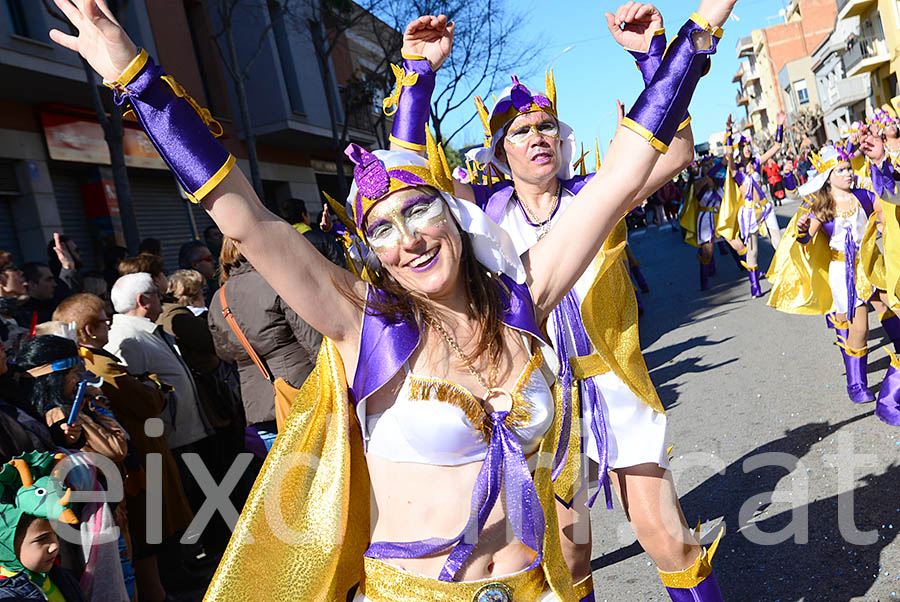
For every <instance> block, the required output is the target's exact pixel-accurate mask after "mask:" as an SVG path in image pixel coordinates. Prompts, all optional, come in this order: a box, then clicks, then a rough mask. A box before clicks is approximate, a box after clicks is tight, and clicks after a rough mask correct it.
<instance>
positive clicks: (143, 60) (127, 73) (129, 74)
mask: <svg viewBox="0 0 900 602" xmlns="http://www.w3.org/2000/svg"><path fill="white" fill-rule="evenodd" d="M149 58H150V55H149V54H147V51H146V50H144V49H143V48H141V51H140V52H138V55H137V56H136V57H134V58H133V59H131V62H130V63H128V66H127V67H125V70H124V71H122V73H121V74H120V75H119V77H117V78H116V79H114V80H113V81H106V80H103V84H104V85H105V86H107V87H108V88H112V89H113V90H121V89H122V88H124V87H125V86H127V85H128V84H130V83H131V80H133V79H134V77H135V76H136V75H137V74H138V73H139V72H140V71H141V69H143V68H144V65H146V64H147V59H149Z"/></svg>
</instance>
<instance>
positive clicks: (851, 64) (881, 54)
mask: <svg viewBox="0 0 900 602" xmlns="http://www.w3.org/2000/svg"><path fill="white" fill-rule="evenodd" d="M843 61H844V69H845V71H846V73H847V76H848V77H852V76H854V75H859V74H861V73H869V72H870V71H874V70H876V69H878V68H879V67H881V66H882V65H886V64H887V63H889V62H890V61H891V55H890V52H889V51H888V47H887V42H885V41H884V39H883V38H878V37H875V36H863V37H858V38H855V39H854V40H853V42H852V44H851V45H850V49H849V50H847V52H845V53H844V56H843Z"/></svg>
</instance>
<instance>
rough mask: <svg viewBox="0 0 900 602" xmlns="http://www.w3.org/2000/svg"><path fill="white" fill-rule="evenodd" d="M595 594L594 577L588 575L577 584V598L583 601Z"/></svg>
mask: <svg viewBox="0 0 900 602" xmlns="http://www.w3.org/2000/svg"><path fill="white" fill-rule="evenodd" d="M593 593H594V576H593V575H588V576H587V577H585V578H584V579H582V580H581V581H579V582H578V583H576V584H575V597H576V598H578V599H579V600H581V599H582V598H585V597H587V596H589V595H590V594H593Z"/></svg>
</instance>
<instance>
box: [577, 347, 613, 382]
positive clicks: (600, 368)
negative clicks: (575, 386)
mask: <svg viewBox="0 0 900 602" xmlns="http://www.w3.org/2000/svg"><path fill="white" fill-rule="evenodd" d="M569 364H570V365H571V366H572V378H574V379H575V380H584V379H586V378H590V377H592V376H600V375H601V374H606V373H607V372H609V370H610V368H609V366H608V365H607V364H606V362H605V361H603V358H602V357H600V354H598V353H592V354H591V355H583V356H581V357H570V358H569Z"/></svg>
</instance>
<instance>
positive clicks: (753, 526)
mask: <svg viewBox="0 0 900 602" xmlns="http://www.w3.org/2000/svg"><path fill="white" fill-rule="evenodd" d="M871 415H872V412H866V413H864V414H860V415H857V416H854V417H853V418H850V419H847V420H844V421H842V422H837V423H834V424H831V423H829V422H824V423H808V424H805V425H803V426H801V427H798V428H795V429H791V430H788V431H785V433H784V436H783V437H780V438H778V439H775V440H773V441H771V442H768V443H766V444H765V445H762V446H759V447H757V448H756V449H754V450H752V451H751V452H749V453H747V454H745V455H744V456H742V457H741V458H739V459H738V460H736V461H735V462H733V463H732V464H730V465H728V466H727V467H726V469H725V471H724V474H715V475H713V476H712V477H710V478H709V479H707V480H706V481H704V482H703V483H701V484H700V485H699V486H697V487H695V488H694V489H692V490H691V491H690V492H688V493H687V494H685V495H684V496H682V497H681V505H682V508H683V509H684V514H685V516H686V517H687V520H688V523H690V524H696V521H697V520H698V518H699V519H703V520H713V519H717V518H719V517H721V522H720V523H719V526H716V527H715V528H714V529H713V530H712V532H710V533H707V534H706V536H705V537H704V544H705V545H709V543H711V541H712V539H713V538H714V537H715V535H716V534H717V533H718V531H719V529H720V526H721V525H724V526H726V529H727V531H726V535H725V537H724V538H723V539H722V541H721V543H720V545H719V548H718V551H717V554H716V556H715V561H714V565H715V567H716V572H717V574H718V577H719V583H720V585H721V587H722V593H723V596H724V598H725V599H726V600H730V601H747V602H750V601H753V602H758V601H760V600H767V601H770V600H771V601H774V600H778V601H781V602H797V601H799V600H804V601H811V600H828V601H829V602H840V601H844V600H850V599H852V598H855V597H860V596H865V595H866V594H867V592H868V591H869V590H870V589H871V588H872V586H873V585H874V584H875V583H876V581H877V580H879V579H882V580H885V581H893V580H894V579H895V576H894V575H888V574H887V573H883V572H882V571H881V567H880V557H881V552H882V550H883V549H884V548H885V547H887V546H888V545H890V544H891V542H893V540H894V539H895V538H896V537H897V532H898V531H900V465H897V464H896V463H894V464H891V465H890V466H888V467H887V468H886V469H885V470H884V472H882V473H878V474H868V475H864V476H860V475H854V477H855V479H856V481H854V482H855V483H857V484H856V486H855V488H854V489H853V497H852V500H853V502H854V506H853V514H852V517H853V523H854V524H855V528H856V529H858V530H859V531H861V532H872V534H873V535H874V536H875V537H874V539H875V542H874V543H872V544H870V545H854V544H851V543H848V541H847V538H846V537H845V534H844V533H842V532H841V524H842V522H843V526H844V529H845V530H847V531H849V529H847V525H849V524H850V521H849V520H846V517H845V520H844V521H840V520H839V516H838V513H839V507H840V506H841V505H842V504H843V505H844V508H843V511H844V512H846V511H847V510H848V508H849V504H848V502H847V500H846V499H842V500H841V501H840V504H839V500H838V496H837V495H833V496H829V497H827V498H822V499H816V500H810V501H809V502H808V503H807V504H802V503H801V504H796V507H795V508H793V509H792V508H790V507H788V506H787V505H786V504H784V503H778V504H777V506H776V505H774V504H773V503H772V500H771V494H772V492H773V491H775V489H776V487H778V485H779V483H780V482H781V481H782V480H784V482H782V483H781V488H780V489H779V491H789V490H790V488H791V480H792V477H790V476H788V475H791V474H792V473H793V475H792V476H793V479H794V480H795V481H796V479H804V478H809V474H811V473H810V472H809V471H808V470H806V469H807V468H809V466H810V464H811V463H813V462H819V461H823V460H825V459H824V458H821V459H820V458H818V457H813V458H805V456H807V454H809V452H810V451H811V450H812V447H813V446H814V445H815V444H816V443H817V442H819V441H821V440H823V439H826V438H834V437H835V435H836V433H837V432H838V431H840V430H841V429H843V428H845V427H848V426H851V425H853V424H854V423H856V422H858V421H860V420H865V419H867V418H869V417H871ZM767 452H775V453H780V454H786V455H784V456H781V458H782V461H783V463H784V466H762V467H760V468H758V469H756V470H750V471H749V472H745V471H744V462H745V461H746V460H748V459H751V458H753V457H754V456H757V455H758V454H763V453H767ZM791 458H792V460H791ZM673 468H674V469H675V470H677V465H675V466H673ZM826 475H827V478H833V479H834V481H835V485H836V486H835V487H834V488H833V489H834V490H839V488H838V486H837V478H838V477H837V470H836V469H832V470H830V471H827V472H826ZM785 477H788V478H787V479H785ZM847 497H848V498H849V495H848V496H847ZM748 500H750V501H751V502H750V503H752V502H758V503H759V505H758V508H757V509H756V511H755V512H753V513H752V516H750V517H749V520H747V519H746V518H745V520H744V521H743V522H742V521H741V518H742V517H741V516H740V511H741V507H742V505H743V504H744V503H746V502H748ZM770 513H771V514H770ZM804 514H805V515H806V517H807V519H808V528H807V529H800V533H803V534H808V539H807V542H806V543H804V544H798V543H795V540H794V538H793V537H791V538H789V539H786V540H785V541H782V542H780V543H776V544H774V545H762V544H761V543H754V541H751V539H750V538H751V537H752V538H753V539H757V540H758V538H756V537H753V536H752V534H749V533H750V531H752V530H759V531H761V532H763V533H768V534H772V533H777V532H778V531H780V530H783V529H785V528H787V527H788V526H789V525H791V520H792V518H793V519H794V520H795V521H796V520H797V519H798V518H800V517H802V516H803V515H804ZM797 524H798V523H797V522H795V523H794V524H793V525H791V526H796V525H797ZM799 524H802V522H801V523H799ZM748 534H749V535H748ZM641 553H642V549H641V547H640V545H639V544H637V543H634V544H631V545H629V546H624V547H622V548H620V549H618V550H614V551H611V552H610V553H608V554H605V555H603V556H600V557H599V558H595V559H594V560H593V561H592V562H591V567H592V569H593V570H598V569H600V568H603V567H607V566H610V565H613V564H616V563H618V562H622V561H624V560H626V559H628V558H631V557H633V556H636V555H638V554H641ZM886 568H887V569H888V572H893V571H892V570H891V568H892V567H886ZM893 568H896V567H893ZM867 599H868V598H867Z"/></svg>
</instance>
